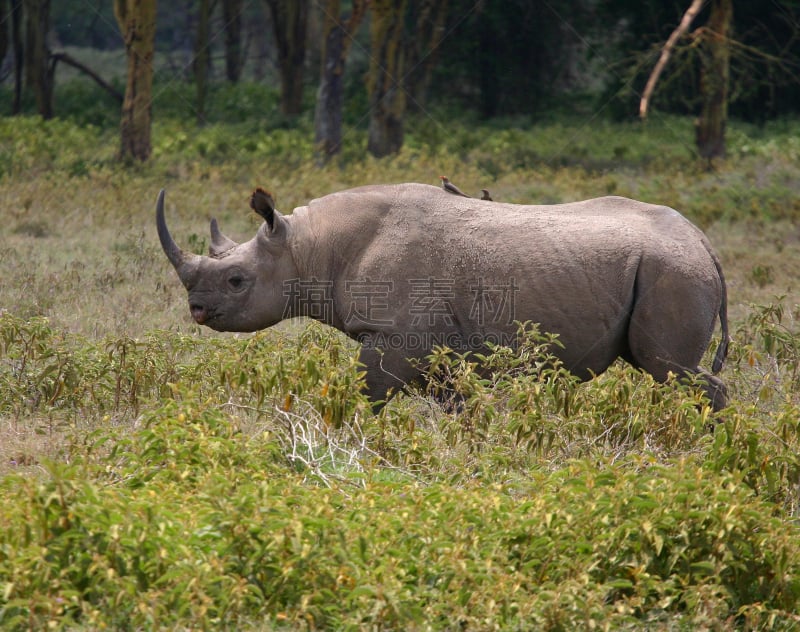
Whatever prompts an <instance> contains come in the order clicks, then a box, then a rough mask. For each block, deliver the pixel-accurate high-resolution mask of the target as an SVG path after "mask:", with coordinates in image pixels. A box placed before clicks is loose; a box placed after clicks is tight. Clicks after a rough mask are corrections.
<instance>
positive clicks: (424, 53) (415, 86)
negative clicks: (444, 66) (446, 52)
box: [405, 0, 486, 110]
mask: <svg viewBox="0 0 800 632" xmlns="http://www.w3.org/2000/svg"><path fill="white" fill-rule="evenodd" d="M412 6H413V9H414V11H415V14H414V15H413V16H412V18H411V22H412V23H413V24H414V25H415V27H414V37H413V38H410V39H411V41H410V42H409V46H408V61H407V66H408V68H409V71H408V73H407V74H406V77H405V85H406V90H407V91H408V94H409V95H410V96H411V102H410V103H409V108H412V109H415V110H416V109H419V108H420V107H422V106H423V105H425V102H426V101H427V98H428V88H429V87H430V84H431V80H432V77H433V70H434V68H435V67H436V63H437V62H438V59H439V50H440V46H441V43H442V39H443V38H444V34H445V21H446V19H447V10H448V0H418V2H416V3H414V4H413V5H412ZM482 52H483V54H486V50H483V51H482Z"/></svg>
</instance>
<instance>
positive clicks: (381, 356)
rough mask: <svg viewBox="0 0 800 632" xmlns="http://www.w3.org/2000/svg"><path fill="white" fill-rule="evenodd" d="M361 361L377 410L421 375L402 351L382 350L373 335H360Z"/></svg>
mask: <svg viewBox="0 0 800 632" xmlns="http://www.w3.org/2000/svg"><path fill="white" fill-rule="evenodd" d="M358 340H359V341H360V342H361V344H362V347H361V352H360V354H359V361H360V362H361V363H362V364H363V365H364V367H365V369H366V373H367V375H366V381H367V395H368V396H369V398H370V400H371V401H372V402H373V404H376V409H379V408H381V407H382V405H383V404H385V403H386V401H387V400H388V398H390V397H392V396H393V395H394V394H396V393H397V392H398V391H399V390H400V389H402V388H403V387H404V386H405V385H406V384H408V383H409V382H411V381H413V380H414V379H415V378H416V377H418V375H419V371H417V369H415V368H414V367H413V366H412V364H411V363H410V362H409V361H408V359H407V358H406V355H405V353H404V352H403V351H402V350H397V349H380V348H376V346H375V339H374V336H373V335H372V334H360V335H359V336H358Z"/></svg>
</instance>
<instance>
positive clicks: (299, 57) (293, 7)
mask: <svg viewBox="0 0 800 632" xmlns="http://www.w3.org/2000/svg"><path fill="white" fill-rule="evenodd" d="M264 1H265V2H266V3H267V6H268V7H269V9H270V13H271V15H272V25H273V28H274V31H275V42H276V44H277V49H278V72H279V73H280V77H281V111H282V112H283V113H284V114H287V115H289V116H294V115H296V114H300V110H301V109H302V106H303V64H304V63H305V57H306V27H307V26H308V3H309V0H264Z"/></svg>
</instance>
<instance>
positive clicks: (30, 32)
mask: <svg viewBox="0 0 800 632" xmlns="http://www.w3.org/2000/svg"><path fill="white" fill-rule="evenodd" d="M24 5H25V9H26V11H25V16H26V29H25V31H26V33H25V35H26V42H25V43H26V48H27V51H26V55H25V58H26V64H25V69H26V72H25V75H26V81H27V84H28V86H29V87H30V88H31V89H32V90H33V94H34V96H35V97H36V107H37V109H38V110H39V114H41V115H42V118H45V119H50V118H53V67H51V65H50V50H49V49H48V48H47V33H48V31H49V30H50V0H24Z"/></svg>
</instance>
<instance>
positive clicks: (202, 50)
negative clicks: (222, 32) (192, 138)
mask: <svg viewBox="0 0 800 632" xmlns="http://www.w3.org/2000/svg"><path fill="white" fill-rule="evenodd" d="M214 4H215V3H212V2H211V0H199V6H198V8H197V37H196V38H195V42H194V62H193V70H194V82H195V86H196V87H197V123H198V124H199V125H203V124H204V123H205V122H206V97H207V96H208V70H209V65H210V63H211V55H210V54H209V49H208V47H209V41H208V33H209V31H210V22H211V12H212V11H213V5H214Z"/></svg>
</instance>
